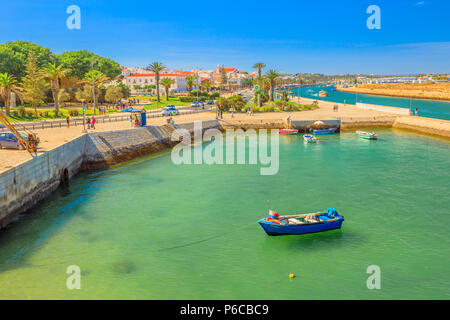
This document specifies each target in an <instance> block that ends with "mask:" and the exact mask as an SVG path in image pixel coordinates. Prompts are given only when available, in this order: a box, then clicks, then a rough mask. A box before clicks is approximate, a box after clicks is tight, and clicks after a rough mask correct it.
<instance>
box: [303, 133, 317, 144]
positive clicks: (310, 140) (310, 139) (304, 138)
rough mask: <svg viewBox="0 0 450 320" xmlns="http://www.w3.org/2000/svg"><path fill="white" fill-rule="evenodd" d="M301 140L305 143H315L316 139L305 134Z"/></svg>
mask: <svg viewBox="0 0 450 320" xmlns="http://www.w3.org/2000/svg"><path fill="white" fill-rule="evenodd" d="M303 140H305V142H306V143H315V142H317V138H316V137H315V136H314V135H312V134H305V135H304V136H303Z"/></svg>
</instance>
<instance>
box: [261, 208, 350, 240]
mask: <svg viewBox="0 0 450 320" xmlns="http://www.w3.org/2000/svg"><path fill="white" fill-rule="evenodd" d="M343 222H344V216H341V215H339V213H338V212H337V211H336V209H334V208H328V209H327V210H324V211H321V212H316V213H308V214H300V215H287V216H280V215H278V213H277V212H274V211H272V210H269V217H267V218H263V219H259V220H258V223H259V224H260V225H261V227H262V228H263V229H264V231H265V232H266V233H267V234H268V235H269V236H277V235H288V234H306V233H314V232H321V231H328V230H333V229H339V228H341V226H342V223H343Z"/></svg>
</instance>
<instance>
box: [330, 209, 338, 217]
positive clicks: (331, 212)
mask: <svg viewBox="0 0 450 320" xmlns="http://www.w3.org/2000/svg"><path fill="white" fill-rule="evenodd" d="M327 215H328V218H336V217H339V213H338V212H337V210H336V209H335V208H328V209H327Z"/></svg>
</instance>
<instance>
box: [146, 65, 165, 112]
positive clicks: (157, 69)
mask: <svg viewBox="0 0 450 320" xmlns="http://www.w3.org/2000/svg"><path fill="white" fill-rule="evenodd" d="M165 68H166V67H165V66H164V65H163V64H162V63H161V62H153V63H152V64H151V65H149V66H148V67H147V70H149V71H152V72H154V73H155V79H156V97H157V101H158V103H159V102H160V101H159V73H160V72H161V71H163V70H164V69H165Z"/></svg>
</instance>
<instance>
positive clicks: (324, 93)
mask: <svg viewBox="0 0 450 320" xmlns="http://www.w3.org/2000/svg"><path fill="white" fill-rule="evenodd" d="M319 97H328V93H326V91H324V90H321V91H320V92H319Z"/></svg>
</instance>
